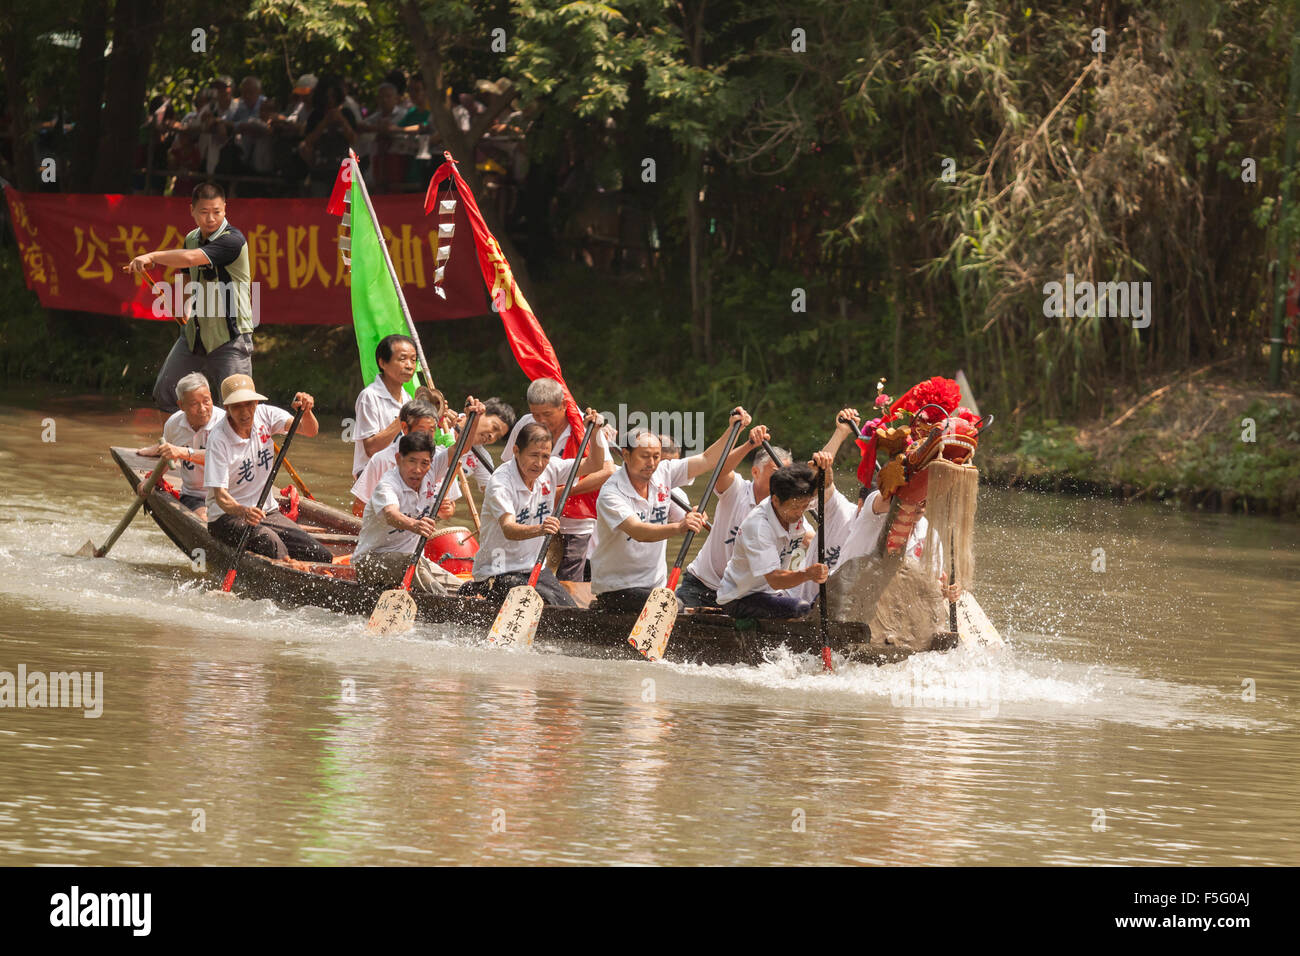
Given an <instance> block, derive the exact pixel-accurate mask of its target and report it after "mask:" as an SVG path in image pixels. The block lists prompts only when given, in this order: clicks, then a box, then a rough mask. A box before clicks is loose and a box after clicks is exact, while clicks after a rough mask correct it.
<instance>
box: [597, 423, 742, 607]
mask: <svg viewBox="0 0 1300 956" xmlns="http://www.w3.org/2000/svg"><path fill="white" fill-rule="evenodd" d="M737 421H739V422H740V424H741V427H742V428H743V427H745V426H747V425H748V424H749V423H750V421H751V418H750V415H749V412H747V411H745V410H744V409H743V408H738V409H736V410H735V411H734V412H732V413H731V416H730V421H729V422H728V426H729V427H728V430H727V431H726V432H724V433H723V434H722V435H721V436H719V438H718V440H717V441H715V442H714V443H713V444H712V445H710V446H709V447H708V449H707V450H706V451H705V452H704V454H702V455H692V456H691V457H689V458H679V459H676V460H674V461H661V460H660V459H661V454H662V449H661V447H660V445H659V436H658V435H655V434H654V433H653V432H649V431H646V430H645V429H641V428H634V429H632V430H631V431H630V432H629V433H628V435H627V438H626V440H625V443H624V448H623V467H622V468H620V469H618V470H617V471H616V472H614V476H613V477H612V478H610V479H609V480H608V481H607V482H605V485H604V487H603V488H601V489H600V496H599V497H598V498H597V500H596V512H597V521H598V522H599V524H600V540H599V543H598V544H597V546H596V550H595V551H594V552H593V553H592V556H591V590H592V593H593V594H595V595H596V599H595V600H594V601H593V602H592V605H591V607H592V609H593V610H599V611H604V612H608V613H615V614H617V613H636V612H639V611H640V610H641V609H642V608H643V607H644V606H645V602H646V599H647V598H649V596H650V592H651V591H652V590H654V589H655V588H658V587H663V586H664V584H665V583H667V580H668V569H667V567H666V565H665V555H666V554H667V542H668V539H669V538H671V537H674V536H675V535H679V534H684V533H686V532H687V531H694V532H698V531H699V530H700V529H701V528H703V527H704V521H705V518H706V515H705V513H704V512H701V511H691V512H689V513H688V514H687V515H686V516H685V517H683V518H682V519H681V520H680V521H670V520H669V518H668V510H669V508H670V506H671V501H670V492H671V491H672V489H674V488H680V487H681V486H682V485H685V484H686V483H687V482H689V481H690V480H691V479H692V478H694V477H696V476H697V475H703V474H707V473H709V472H711V471H712V470H713V467H714V465H716V464H717V462H718V459H719V458H721V457H722V453H723V445H724V444H725V442H726V437H727V435H728V434H730V425H731V423H733V422H737ZM678 603H679V604H680V600H679V602H678Z"/></svg>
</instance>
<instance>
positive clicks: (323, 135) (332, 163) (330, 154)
mask: <svg viewBox="0 0 1300 956" xmlns="http://www.w3.org/2000/svg"><path fill="white" fill-rule="evenodd" d="M359 123H360V119H359V118H358V116H357V115H356V113H354V112H353V111H352V110H351V109H349V108H348V107H347V106H346V105H344V91H343V81H342V80H341V79H340V78H339V77H337V76H327V77H323V78H322V79H321V81H320V82H319V83H318V84H317V86H316V92H315V94H314V96H313V98H312V111H311V115H310V116H308V118H307V137H306V138H305V139H304V140H303V141H302V146H301V147H300V152H301V153H302V157H303V159H304V160H305V161H306V163H307V166H308V168H309V169H310V171H311V183H310V186H309V187H308V195H311V196H328V195H329V194H330V191H331V190H332V189H333V188H334V179H335V177H336V176H337V175H338V170H339V164H340V163H341V162H342V161H343V158H344V157H345V156H347V154H348V148H349V147H351V146H352V145H353V144H354V143H355V142H356V141H357V126H358V125H359Z"/></svg>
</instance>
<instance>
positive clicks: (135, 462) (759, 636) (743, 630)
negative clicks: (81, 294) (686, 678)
mask: <svg viewBox="0 0 1300 956" xmlns="http://www.w3.org/2000/svg"><path fill="white" fill-rule="evenodd" d="M110 453H111V454H112V456H113V460H114V461H115V462H117V465H118V467H119V468H120V469H121V471H122V474H123V476H124V477H125V479H126V480H127V482H128V484H129V485H130V487H131V489H132V492H133V493H134V489H135V488H136V487H137V485H138V484H139V482H140V480H141V479H142V477H144V476H147V475H148V474H149V472H150V471H151V470H152V468H153V466H154V465H155V464H157V460H156V459H149V458H143V457H141V456H139V455H136V454H135V452H134V451H133V450H131V449H127V448H118V447H113V448H110ZM281 505H282V506H283V505H284V501H283V499H281ZM144 509H145V511H146V512H147V513H148V514H149V516H150V517H152V518H153V520H154V522H155V523H156V524H157V525H158V527H159V528H161V529H162V532H163V533H164V534H165V535H167V537H168V538H170V539H171V541H172V543H173V544H175V545H176V546H177V547H178V548H180V549H181V551H183V552H184V553H185V554H186V555H187V556H189V557H190V558H191V559H192V558H193V557H194V556H195V554H196V552H202V555H203V558H204V564H205V567H206V573H207V574H208V575H209V576H211V577H213V578H214V579H217V580H219V579H220V578H221V577H222V576H223V575H224V574H225V571H226V570H227V569H228V568H229V567H230V565H231V562H232V560H233V558H234V549H233V548H232V547H230V546H229V545H226V544H224V543H222V542H220V541H218V540H217V539H216V538H214V537H213V536H212V535H210V534H209V533H208V530H207V527H206V526H205V525H203V524H202V523H200V522H199V521H198V519H197V518H195V517H194V515H193V513H192V512H191V511H189V510H188V509H187V508H185V507H184V506H183V505H182V504H181V503H180V502H179V501H178V500H176V498H174V497H173V496H172V495H170V494H168V493H167V492H166V491H165V490H161V489H155V490H154V491H153V492H151V493H150V495H149V497H148V499H147V500H146V501H145V505H144ZM298 522H299V523H300V524H302V525H303V526H304V527H305V528H306V529H307V530H309V531H311V532H312V533H313V534H315V535H316V536H317V537H318V538H319V539H320V540H321V541H322V543H323V544H324V545H325V546H326V547H327V548H329V549H330V550H331V551H333V552H335V553H336V554H347V553H350V552H351V550H352V546H353V544H354V538H355V535H356V533H357V531H358V530H359V528H360V524H361V523H360V521H359V519H357V518H356V517H354V516H353V515H351V514H348V513H347V512H344V511H341V510H339V509H337V508H331V507H330V506H328V505H324V504H321V503H320V502H316V501H311V500H308V499H305V498H304V499H302V500H301V501H300V504H299V514H298ZM339 567H340V566H329V565H318V566H314V569H315V571H316V572H317V573H312V572H308V571H302V570H299V569H297V568H292V567H289V566H288V565H286V564H282V563H279V562H275V561H272V560H270V559H269V558H266V557H263V556H262V555H257V554H245V555H244V557H243V558H242V559H241V560H240V565H239V576H238V577H237V578H236V581H235V587H234V590H235V591H236V592H237V593H238V594H240V595H243V596H246V597H251V598H269V599H271V600H273V601H275V602H276V603H277V604H281V605H284V606H289V607H298V606H304V605H307V606H313V607H320V608H325V609H327V610H331V611H339V612H342V613H345V614H360V615H369V614H370V612H371V610H373V609H374V606H375V601H376V600H377V599H378V598H379V595H380V593H381V589H378V588H373V587H367V586H365V585H363V584H361V583H359V582H357V581H356V580H355V579H354V578H351V577H346V576H339V575H340V574H346V572H344V571H340V569H339ZM412 597H413V598H414V599H415V602H416V606H417V609H418V611H417V616H416V623H417V627H418V626H420V625H426V626H436V625H443V626H444V627H445V628H447V629H450V630H451V631H452V632H453V633H455V634H457V635H458V636H466V637H472V638H473V639H475V640H482V641H486V637H487V632H488V629H489V628H490V627H491V626H492V622H493V620H494V619H495V618H496V607H495V605H494V604H490V603H488V602H486V601H483V600H480V599H475V598H460V597H437V596H434V595H430V594H423V593H419V592H413V593H412ZM635 620H636V615H634V614H603V613H600V612H597V611H590V610H585V609H582V608H558V607H548V608H547V609H546V610H545V611H544V613H543V614H542V620H541V623H540V625H539V626H538V630H537V639H536V644H537V645H538V646H541V647H548V646H549V647H553V648H554V649H555V650H558V651H561V652H563V653H567V654H575V655H578V656H583V657H598V658H612V659H626V660H640V659H641V656H640V655H639V654H638V653H637V652H636V650H635V649H634V648H632V647H631V646H630V645H629V644H628V643H627V635H628V633H629V632H630V631H631V630H632V625H633V623H634V622H635ZM829 631H830V633H829V643H830V647H831V649H832V650H833V651H836V652H839V653H841V654H844V655H846V656H849V657H851V658H852V659H854V660H861V661H869V662H874V663H887V662H890V661H896V660H901V659H903V658H905V657H907V656H909V655H910V654H912V653H914V651H913V649H910V648H906V647H899V646H892V645H884V644H879V643H877V644H873V643H871V633H870V629H869V628H868V627H867V625H865V624H861V623H857V622H850V621H832V622H830V627H829ZM953 644H954V642H952V641H950V640H947V639H946V638H945V637H944V636H943V635H936V638H935V640H934V641H932V643H931V646H930V647H929V648H922V649H923V650H925V649H928V650H947V649H948V648H949V647H951V646H953ZM781 645H786V646H787V647H789V648H790V649H791V650H792V651H795V652H811V653H817V652H819V651H820V650H821V647H822V637H821V632H820V628H819V625H818V622H817V621H815V620H799V621H766V620H764V621H740V622H738V621H737V620H736V619H734V618H731V617H729V616H727V615H725V614H719V613H686V614H682V615H681V616H679V617H678V619H677V624H676V626H675V627H674V629H673V636H672V640H671V641H670V642H669V644H668V651H667V654H666V659H667V660H669V661H674V662H692V663H701V664H727V663H741V664H757V663H761V662H762V661H763V659H764V656H765V652H767V651H770V650H771V649H773V648H776V647H779V646H781Z"/></svg>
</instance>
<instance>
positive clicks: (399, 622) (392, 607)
mask: <svg viewBox="0 0 1300 956" xmlns="http://www.w3.org/2000/svg"><path fill="white" fill-rule="evenodd" d="M477 417H478V412H475V411H471V412H469V413H467V416H466V418H465V427H464V428H463V429H461V432H460V437H459V438H457V439H456V448H455V450H454V451H452V453H451V457H450V458H448V459H447V461H448V462H449V463H450V466H451V467H450V468H448V470H447V476H446V477H445V478H443V479H442V485H441V487H439V488H438V496H437V497H436V498H434V499H433V504H432V505H431V506H430V507H429V508H428V510H427V513H428V514H431V515H433V516H434V518H435V519H436V518H437V515H438V509H439V508H441V507H442V502H443V499H445V498H446V497H447V492H448V491H450V490H451V484H452V482H453V481H455V480H456V475H457V473H458V472H459V471H460V456H461V454H463V453H464V451H465V446H466V445H467V444H468V443H469V436H470V433H471V432H473V431H474V419H476V418H477ZM285 444H286V445H287V444H288V442H287V441H286V442H285ZM427 540H428V538H426V537H424V536H423V535H421V537H420V540H419V541H417V542H416V544H415V550H414V551H412V552H411V560H410V563H408V564H407V565H406V574H404V575H402V584H401V587H397V588H392V589H390V590H388V591H385V592H384V593H383V594H381V595H379V600H378V601H377V602H376V603H375V609H374V611H373V612H372V613H371V615H370V622H369V623H368V624H367V625H366V630H367V631H369V632H370V633H372V634H404V633H406V632H407V631H409V630H410V629H411V628H412V627H413V626H414V625H415V611H416V608H415V599H414V598H412V597H411V593H410V592H411V581H412V579H413V578H414V577H415V567H416V565H417V564H419V563H420V556H421V555H422V554H424V543H425V541H427Z"/></svg>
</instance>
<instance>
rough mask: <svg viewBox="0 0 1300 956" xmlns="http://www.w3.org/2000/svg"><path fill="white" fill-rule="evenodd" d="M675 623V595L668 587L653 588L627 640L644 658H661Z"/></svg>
mask: <svg viewBox="0 0 1300 956" xmlns="http://www.w3.org/2000/svg"><path fill="white" fill-rule="evenodd" d="M676 623H677V595H676V594H674V593H673V592H672V591H670V590H668V588H655V589H654V590H653V591H651V592H650V597H648V598H646V602H645V607H643V608H642V609H641V616H640V617H638V618H637V619H636V623H635V624H633V625H632V634H631V635H630V636H629V637H628V639H627V642H628V643H629V644H631V645H632V646H633V647H635V648H636V649H637V650H638V651H640V652H641V656H643V657H644V658H645V659H646V660H650V661H659V660H663V656H664V650H665V649H666V648H667V647H668V638H669V637H671V636H672V633H673V625H674V624H676Z"/></svg>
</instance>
